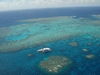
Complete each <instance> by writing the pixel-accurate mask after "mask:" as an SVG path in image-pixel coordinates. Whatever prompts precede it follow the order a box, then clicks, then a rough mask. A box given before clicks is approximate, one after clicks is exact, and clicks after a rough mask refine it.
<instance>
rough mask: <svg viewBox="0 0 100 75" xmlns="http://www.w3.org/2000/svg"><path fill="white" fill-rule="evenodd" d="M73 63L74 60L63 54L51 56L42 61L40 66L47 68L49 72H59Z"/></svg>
mask: <svg viewBox="0 0 100 75" xmlns="http://www.w3.org/2000/svg"><path fill="white" fill-rule="evenodd" d="M70 65H72V61H71V60H70V59H69V58H67V57H63V56H50V57H49V58H47V59H45V60H43V61H41V62H40V66H41V67H42V68H44V69H46V70H47V71H48V72H54V73H58V72H59V70H60V69H63V68H64V67H67V69H68V68H69V67H70Z"/></svg>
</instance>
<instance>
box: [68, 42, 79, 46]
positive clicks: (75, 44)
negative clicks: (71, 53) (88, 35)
mask: <svg viewBox="0 0 100 75" xmlns="http://www.w3.org/2000/svg"><path fill="white" fill-rule="evenodd" d="M69 45H71V46H78V43H77V42H71V43H69Z"/></svg>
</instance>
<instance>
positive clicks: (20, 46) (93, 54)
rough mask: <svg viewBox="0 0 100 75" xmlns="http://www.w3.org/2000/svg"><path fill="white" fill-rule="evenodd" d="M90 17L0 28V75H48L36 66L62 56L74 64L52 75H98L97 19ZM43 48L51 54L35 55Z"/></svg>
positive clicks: (99, 38)
mask: <svg viewBox="0 0 100 75" xmlns="http://www.w3.org/2000/svg"><path fill="white" fill-rule="evenodd" d="M91 17H92V18H94V20H93V19H90V18H83V17H81V18H77V17H76V18H73V17H72V16H66V17H51V18H39V19H29V20H20V21H18V22H19V25H16V26H9V27H2V28H0V32H1V33H0V41H1V42H0V52H1V53H0V66H1V67H0V74H1V75H51V73H49V72H47V71H45V70H41V67H40V66H39V64H40V62H41V61H43V60H44V59H46V58H48V57H50V56H64V57H68V58H70V59H71V60H72V61H73V63H74V64H72V67H71V68H69V69H68V71H67V70H64V71H61V72H59V73H58V74H56V73H55V74H52V75H65V74H66V75H94V74H95V75H99V74H100V73H99V71H100V70H99V68H100V64H99V63H100V60H99V59H100V55H99V53H100V34H99V33H98V32H100V23H98V22H99V21H100V18H99V15H92V16H91ZM73 42H74V43H73ZM44 47H49V48H51V49H52V52H50V53H38V52H37V50H38V49H41V48H44ZM29 54H31V55H30V56H29Z"/></svg>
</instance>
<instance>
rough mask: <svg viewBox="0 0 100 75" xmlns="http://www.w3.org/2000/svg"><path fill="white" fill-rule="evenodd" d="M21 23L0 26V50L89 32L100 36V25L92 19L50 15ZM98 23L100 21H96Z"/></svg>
mask: <svg viewBox="0 0 100 75" xmlns="http://www.w3.org/2000/svg"><path fill="white" fill-rule="evenodd" d="M18 22H19V25H15V26H9V27H1V28H0V40H2V42H1V43H0V52H9V51H16V50H20V49H22V48H27V47H30V46H33V47H34V46H37V45H42V44H44V43H47V42H51V41H55V40H59V39H63V38H67V37H69V36H73V35H80V34H88V35H92V36H96V37H100V35H99V33H98V32H100V25H98V26H95V22H94V21H92V20H89V19H88V20H86V19H85V18H84V19H80V18H73V17H72V16H69V17H68V16H65V17H50V18H39V19H29V20H20V21H18ZM96 24H98V23H96Z"/></svg>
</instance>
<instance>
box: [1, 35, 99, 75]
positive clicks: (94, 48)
mask: <svg viewBox="0 0 100 75" xmlns="http://www.w3.org/2000/svg"><path fill="white" fill-rule="evenodd" d="M74 41H76V42H77V43H78V46H76V47H74V46H70V45H69V44H68V43H70V42H74ZM88 42H91V43H92V44H91V45H87V43H88ZM44 47H49V48H51V49H52V52H50V53H38V52H37V50H38V49H40V48H44ZM84 48H85V49H88V52H85V51H83V49H84ZM99 53H100V38H95V37H92V36H89V35H80V36H72V37H70V38H69V39H62V40H59V41H55V42H49V43H46V44H43V45H41V46H37V47H30V48H26V49H23V50H20V51H17V52H8V53H0V75H49V73H48V74H47V73H46V72H44V71H41V69H40V68H39V63H40V61H42V60H43V59H45V58H47V57H49V56H51V55H54V56H55V55H60V56H66V57H69V58H71V59H72V60H73V62H74V66H73V67H72V68H71V69H70V70H69V71H67V72H66V71H64V72H61V73H59V74H57V75H99V74H100V73H99V71H100V64H99V63H100V60H99V59H100V54H99ZM28 54H32V56H30V57H29V56H28ZM88 54H93V55H95V58H93V59H89V58H86V55H88ZM55 75H56V74H55Z"/></svg>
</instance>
